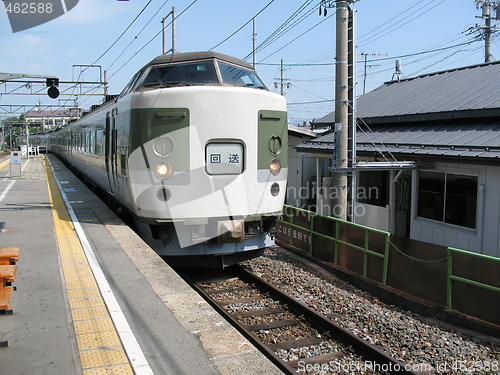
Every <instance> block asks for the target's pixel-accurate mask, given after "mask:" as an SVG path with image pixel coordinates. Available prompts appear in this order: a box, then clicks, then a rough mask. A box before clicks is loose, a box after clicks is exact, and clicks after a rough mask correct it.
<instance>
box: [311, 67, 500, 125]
mask: <svg viewBox="0 0 500 375" xmlns="http://www.w3.org/2000/svg"><path fill="white" fill-rule="evenodd" d="M499 78H500V61H497V62H493V63H488V64H481V65H474V66H468V67H464V68H457V69H452V70H447V71H442V72H437V73H432V74H426V75H422V76H418V77H415V78H409V79H403V80H400V81H394V82H386V83H385V84H383V85H382V86H379V87H378V88H376V89H375V90H373V91H371V92H369V93H367V94H365V95H363V96H361V97H359V98H358V102H357V108H358V110H357V112H358V115H357V117H358V118H359V117H361V118H378V117H394V116H408V115H424V114H436V113H454V112H461V111H473V110H485V109H498V108H500V79H499ZM334 120H335V114H334V112H332V113H329V114H328V115H326V116H324V117H323V118H321V119H319V120H315V121H314V123H319V124H322V123H329V124H331V123H333V122H334Z"/></svg>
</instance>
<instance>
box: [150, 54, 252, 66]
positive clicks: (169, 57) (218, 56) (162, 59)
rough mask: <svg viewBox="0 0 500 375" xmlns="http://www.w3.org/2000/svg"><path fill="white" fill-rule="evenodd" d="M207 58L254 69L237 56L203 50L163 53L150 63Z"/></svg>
mask: <svg viewBox="0 0 500 375" xmlns="http://www.w3.org/2000/svg"><path fill="white" fill-rule="evenodd" d="M207 59H218V60H222V61H226V62H229V63H232V64H235V65H240V66H242V67H245V68H248V69H253V67H252V65H251V64H250V63H248V62H247V61H245V60H241V59H238V58H236V57H232V56H228V55H224V54H223V53H219V52H214V51H202V52H185V53H175V54H168V55H161V56H158V57H157V58H155V59H154V60H152V61H151V62H150V63H149V64H147V65H146V66H148V65H156V64H165V63H177V62H184V61H196V60H207Z"/></svg>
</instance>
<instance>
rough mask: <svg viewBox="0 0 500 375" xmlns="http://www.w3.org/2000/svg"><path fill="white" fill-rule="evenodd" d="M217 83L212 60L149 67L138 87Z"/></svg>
mask: <svg viewBox="0 0 500 375" xmlns="http://www.w3.org/2000/svg"><path fill="white" fill-rule="evenodd" d="M214 83H219V80H218V79H217V73H216V72H215V66H214V63H213V61H200V62H196V63H184V64H169V65H161V66H156V67H153V68H151V70H150V71H149V73H148V75H147V76H146V78H145V79H144V80H143V81H142V83H141V85H140V87H173V86H192V85H203V84H214Z"/></svg>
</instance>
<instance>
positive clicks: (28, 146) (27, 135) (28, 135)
mask: <svg viewBox="0 0 500 375" xmlns="http://www.w3.org/2000/svg"><path fill="white" fill-rule="evenodd" d="M26 155H27V158H28V160H30V128H29V127H28V123H26Z"/></svg>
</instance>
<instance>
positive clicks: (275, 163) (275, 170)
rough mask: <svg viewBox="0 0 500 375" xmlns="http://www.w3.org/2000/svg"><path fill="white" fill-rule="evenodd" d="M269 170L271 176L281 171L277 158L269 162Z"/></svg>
mask: <svg viewBox="0 0 500 375" xmlns="http://www.w3.org/2000/svg"><path fill="white" fill-rule="evenodd" d="M269 170H270V171H271V174H272V175H273V176H277V175H278V174H279V173H280V172H281V163H280V161H279V160H278V159H274V160H273V161H272V162H271V164H269Z"/></svg>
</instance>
